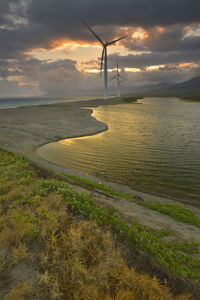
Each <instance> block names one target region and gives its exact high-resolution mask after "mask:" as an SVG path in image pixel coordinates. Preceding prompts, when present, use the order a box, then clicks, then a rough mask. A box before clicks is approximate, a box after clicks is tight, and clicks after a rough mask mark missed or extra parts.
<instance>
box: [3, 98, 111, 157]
mask: <svg viewBox="0 0 200 300" xmlns="http://www.w3.org/2000/svg"><path fill="white" fill-rule="evenodd" d="M115 103H116V100H114V99H113V100H109V101H107V102H106V103H105V101H104V100H99V99H98V100H92V101H91V100H90V101H77V102H70V103H58V104H51V105H40V106H26V107H25V106H24V107H18V108H9V109H2V110H0V145H1V146H3V147H7V148H9V149H12V150H13V151H15V152H17V153H21V154H24V155H28V156H29V157H34V156H35V150H36V149H37V148H38V147H39V146H41V145H43V144H46V143H50V142H54V141H58V140H60V139H64V138H71V137H77V136H84V135H92V134H96V133H98V132H101V131H104V130H106V129H107V125H106V124H104V123H102V122H100V121H97V120H96V119H95V118H93V117H92V116H91V114H92V110H91V109H82V108H81V107H91V106H92V107H95V106H99V105H109V104H115Z"/></svg>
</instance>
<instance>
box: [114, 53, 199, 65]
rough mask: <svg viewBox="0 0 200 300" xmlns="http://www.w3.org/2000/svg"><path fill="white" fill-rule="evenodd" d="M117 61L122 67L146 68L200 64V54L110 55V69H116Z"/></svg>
mask: <svg viewBox="0 0 200 300" xmlns="http://www.w3.org/2000/svg"><path fill="white" fill-rule="evenodd" d="M116 61H120V65H121V66H122V67H129V68H145V67H147V66H155V65H163V64H177V63H184V62H188V63H191V62H199V61H200V52H199V51H198V50H196V51H188V52H187V51H185V52H183V53H181V54H180V53H179V52H169V53H168V52H166V53H164V52H154V53H144V54H140V55H133V54H129V55H127V56H119V55H118V54H112V55H109V62H110V67H115V66H116Z"/></svg>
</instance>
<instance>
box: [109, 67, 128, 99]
mask: <svg viewBox="0 0 200 300" xmlns="http://www.w3.org/2000/svg"><path fill="white" fill-rule="evenodd" d="M113 79H116V80H117V97H118V98H119V97H120V84H121V82H122V81H124V80H126V78H124V77H123V76H121V75H120V73H119V63H118V62H117V75H115V76H114V77H112V78H111V80H113ZM120 79H122V80H120Z"/></svg>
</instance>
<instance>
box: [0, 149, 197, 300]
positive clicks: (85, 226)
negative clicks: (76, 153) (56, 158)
mask: <svg viewBox="0 0 200 300" xmlns="http://www.w3.org/2000/svg"><path fill="white" fill-rule="evenodd" d="M56 177H57V178H56ZM75 179H76V180H77V184H78V183H79V184H80V185H82V184H85V185H88V186H90V188H95V189H103V190H104V191H106V192H109V193H113V194H115V195H117V196H120V197H129V196H128V195H126V194H121V193H118V192H115V191H114V190H112V189H111V188H109V187H107V188H104V187H103V185H101V184H98V183H96V184H95V183H94V182H92V181H91V182H90V181H87V180H83V179H82V180H81V179H78V178H74V177H70V176H68V177H65V178H64V177H62V178H61V177H60V178H59V177H58V176H56V175H53V174H50V173H49V174H47V173H45V172H44V173H43V172H42V171H41V170H40V169H39V168H37V167H34V166H33V165H32V164H30V163H29V161H27V160H26V159H25V158H24V157H22V156H16V155H14V154H13V153H11V152H9V151H7V150H4V149H2V148H0V245H1V248H0V250H1V251H0V266H1V268H0V271H1V274H0V275H1V276H0V284H1V292H0V296H1V297H0V299H74V300H75V299H77V300H78V299H80V300H81V299H83V300H86V299H92V300H93V299H96V300H97V299H99V300H100V299H102V300H103V299H105V300H112V299H113V300H129V299H130V300H131V299H155V300H156V299H159V300H161V299H174V300H175V299H180V300H181V299H190V297H189V296H183V295H182V296H177V297H175V296H173V295H172V294H171V293H170V292H169V289H168V288H167V286H166V282H167V281H168V280H167V279H168V278H171V279H170V280H174V283H173V285H174V284H176V281H178V280H179V281H181V282H182V281H184V282H185V287H186V286H187V284H186V283H187V281H188V282H191V281H193V284H194V285H196V286H197V285H199V283H200V274H199V265H200V261H199V259H198V258H196V255H197V254H198V253H199V249H198V245H197V244H196V243H194V241H191V242H187V241H182V242H169V241H165V238H166V237H168V236H170V235H171V234H173V233H171V232H167V231H166V230H152V229H150V228H148V227H146V226H143V225H142V224H139V223H137V222H134V221H132V222H127V221H126V220H124V219H123V218H122V217H121V215H120V213H118V212H116V211H114V210H112V209H111V208H102V207H101V206H99V205H97V204H96V202H95V201H93V200H92V199H91V198H90V197H89V196H88V194H87V193H86V192H82V193H77V192H74V190H73V189H72V188H71V187H70V186H69V183H68V181H70V180H75ZM78 181H79V182H78ZM105 189H106V190H105ZM117 241H120V242H122V241H123V242H125V243H126V245H127V247H129V249H130V251H131V252H133V251H134V249H135V250H138V251H139V252H140V253H141V254H140V255H142V253H144V257H148V261H149V263H151V264H152V265H156V268H157V270H164V271H163V274H167V275H166V282H165V280H164V279H163V283H164V282H165V284H161V283H160V282H159V281H158V280H157V279H156V278H155V277H154V278H150V277H149V276H148V275H144V274H138V273H137V272H136V271H135V269H134V268H133V266H132V267H130V265H131V261H130V260H129V261H128V263H129V267H128V265H127V262H126V261H125V260H124V259H123V258H122V255H121V254H120V251H119V249H117V248H116V244H117V243H118V242H117ZM159 272H160V271H159ZM159 272H158V273H159ZM182 290H184V288H182ZM196 299H197V298H196Z"/></svg>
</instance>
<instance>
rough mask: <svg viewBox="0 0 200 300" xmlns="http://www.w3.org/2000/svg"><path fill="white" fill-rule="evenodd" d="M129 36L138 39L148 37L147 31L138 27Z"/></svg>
mask: <svg viewBox="0 0 200 300" xmlns="http://www.w3.org/2000/svg"><path fill="white" fill-rule="evenodd" d="M131 37H132V38H133V39H138V40H144V39H147V38H148V33H147V32H146V31H145V30H144V29H142V28H141V29H138V30H137V31H135V32H134V33H133V34H132V35H131Z"/></svg>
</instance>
